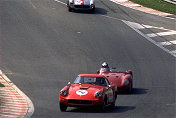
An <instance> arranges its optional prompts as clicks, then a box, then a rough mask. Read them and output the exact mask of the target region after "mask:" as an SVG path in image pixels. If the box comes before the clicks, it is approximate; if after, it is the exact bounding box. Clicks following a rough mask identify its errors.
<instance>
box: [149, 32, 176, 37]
mask: <svg viewBox="0 0 176 118" xmlns="http://www.w3.org/2000/svg"><path fill="white" fill-rule="evenodd" d="M174 34H176V31H169V32H159V33H151V34H146V35H147V36H148V37H156V36H167V35H174Z"/></svg>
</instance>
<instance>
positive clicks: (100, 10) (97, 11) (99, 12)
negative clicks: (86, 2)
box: [74, 7, 108, 15]
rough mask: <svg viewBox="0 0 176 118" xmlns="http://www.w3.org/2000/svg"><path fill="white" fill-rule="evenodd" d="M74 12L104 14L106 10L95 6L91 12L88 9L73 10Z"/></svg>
mask: <svg viewBox="0 0 176 118" xmlns="http://www.w3.org/2000/svg"><path fill="white" fill-rule="evenodd" d="M74 12H75V13H81V14H95V15H97V14H99V15H106V14H107V12H108V11H107V10H105V9H103V8H98V7H96V8H95V12H91V11H88V10H76V11H74Z"/></svg>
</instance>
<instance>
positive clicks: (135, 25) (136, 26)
mask: <svg viewBox="0 0 176 118" xmlns="http://www.w3.org/2000/svg"><path fill="white" fill-rule="evenodd" d="M126 23H128V24H129V25H130V26H132V27H134V28H136V29H145V27H144V26H142V25H140V24H139V23H135V22H130V21H126Z"/></svg>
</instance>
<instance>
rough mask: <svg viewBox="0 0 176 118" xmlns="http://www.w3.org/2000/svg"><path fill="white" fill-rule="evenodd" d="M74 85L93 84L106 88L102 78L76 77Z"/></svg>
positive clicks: (104, 80) (105, 82)
mask: <svg viewBox="0 0 176 118" xmlns="http://www.w3.org/2000/svg"><path fill="white" fill-rule="evenodd" d="M73 83H74V84H78V83H79V84H95V85H102V86H107V81H106V79H105V78H103V77H80V76H78V77H77V78H76V79H75V81H74V82H73Z"/></svg>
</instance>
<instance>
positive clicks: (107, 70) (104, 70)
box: [100, 62, 110, 73]
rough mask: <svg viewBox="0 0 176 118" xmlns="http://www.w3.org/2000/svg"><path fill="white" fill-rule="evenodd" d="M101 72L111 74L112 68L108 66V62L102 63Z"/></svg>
mask: <svg viewBox="0 0 176 118" xmlns="http://www.w3.org/2000/svg"><path fill="white" fill-rule="evenodd" d="M101 72H110V68H109V66H108V63H106V62H103V63H102V67H101V68H100V73H101Z"/></svg>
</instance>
